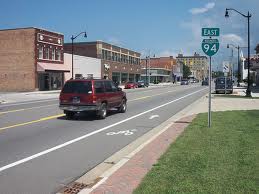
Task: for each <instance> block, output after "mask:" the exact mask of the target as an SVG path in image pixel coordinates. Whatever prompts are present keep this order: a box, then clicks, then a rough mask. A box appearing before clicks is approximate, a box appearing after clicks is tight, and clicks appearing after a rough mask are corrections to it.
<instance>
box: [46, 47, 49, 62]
mask: <svg viewBox="0 0 259 194" xmlns="http://www.w3.org/2000/svg"><path fill="white" fill-rule="evenodd" d="M46 59H49V48H46Z"/></svg>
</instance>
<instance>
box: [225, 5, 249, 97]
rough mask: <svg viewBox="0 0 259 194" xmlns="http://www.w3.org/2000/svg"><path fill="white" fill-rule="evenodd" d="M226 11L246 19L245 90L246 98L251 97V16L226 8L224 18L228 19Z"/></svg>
mask: <svg viewBox="0 0 259 194" xmlns="http://www.w3.org/2000/svg"><path fill="white" fill-rule="evenodd" d="M228 11H235V12H237V13H239V14H240V15H242V16H243V17H245V18H247V27H248V30H247V42H248V43H247V47H248V50H247V55H248V59H247V69H248V75H247V82H248V83H247V89H246V96H247V97H251V83H250V18H251V17H252V15H251V14H250V13H249V11H248V14H247V15H245V14H242V13H241V12H239V11H237V10H235V9H233V8H226V12H225V17H226V18H228V17H229V14H228Z"/></svg>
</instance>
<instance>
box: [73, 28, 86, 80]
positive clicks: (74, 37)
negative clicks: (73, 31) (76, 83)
mask: <svg viewBox="0 0 259 194" xmlns="http://www.w3.org/2000/svg"><path fill="white" fill-rule="evenodd" d="M81 34H84V37H85V38H87V35H86V32H80V33H79V34H78V35H76V36H73V35H72V37H71V40H72V79H74V40H75V39H76V38H77V37H78V36H80V35H81Z"/></svg>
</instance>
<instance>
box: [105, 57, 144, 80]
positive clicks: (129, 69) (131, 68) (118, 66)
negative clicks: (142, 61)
mask: <svg viewBox="0 0 259 194" xmlns="http://www.w3.org/2000/svg"><path fill="white" fill-rule="evenodd" d="M104 64H109V65H110V70H109V72H104ZM112 72H121V73H130V74H141V66H140V65H136V64H124V63H121V62H116V61H107V60H102V75H104V73H105V74H106V73H108V74H109V79H111V78H112Z"/></svg>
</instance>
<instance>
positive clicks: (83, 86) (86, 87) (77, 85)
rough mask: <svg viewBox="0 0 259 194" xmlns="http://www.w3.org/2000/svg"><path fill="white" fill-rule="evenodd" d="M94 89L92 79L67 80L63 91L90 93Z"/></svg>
mask: <svg viewBox="0 0 259 194" xmlns="http://www.w3.org/2000/svg"><path fill="white" fill-rule="evenodd" d="M90 91H92V83H91V82H90V81H86V82H82V81H78V82H67V83H66V84H65V86H64V88H63V91H62V92H63V93H76V94H89V92H90Z"/></svg>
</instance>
